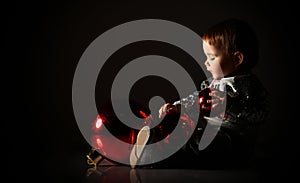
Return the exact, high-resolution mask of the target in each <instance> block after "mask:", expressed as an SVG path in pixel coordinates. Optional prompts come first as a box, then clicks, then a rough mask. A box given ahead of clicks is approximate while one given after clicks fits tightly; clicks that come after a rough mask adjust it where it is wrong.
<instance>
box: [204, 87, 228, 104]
mask: <svg viewBox="0 0 300 183" xmlns="http://www.w3.org/2000/svg"><path fill="white" fill-rule="evenodd" d="M225 95H226V94H225V93H224V92H221V91H219V90H212V91H211V92H210V93H209V96H211V97H212V99H211V100H207V103H211V107H212V108H216V107H218V106H221V105H223V104H224V103H225Z"/></svg>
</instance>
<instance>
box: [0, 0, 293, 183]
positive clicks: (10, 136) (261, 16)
mask: <svg viewBox="0 0 300 183" xmlns="http://www.w3.org/2000/svg"><path fill="white" fill-rule="evenodd" d="M6 7H7V10H9V11H7V12H6V13H5V16H4V17H5V19H6V21H5V24H4V25H5V26H4V27H3V29H4V30H5V34H4V40H5V41H7V42H5V48H6V49H5V50H4V55H5V56H7V57H6V59H5V60H3V62H4V63H5V66H4V67H3V68H2V70H3V73H5V74H4V76H3V80H4V81H3V84H5V86H4V88H3V91H5V94H6V95H5V96H4V101H7V99H8V102H7V103H5V106H4V107H5V108H6V109H8V110H5V113H4V116H5V117H6V118H5V119H6V120H5V122H4V123H3V124H4V127H7V128H6V129H3V128H2V129H3V130H2V131H3V133H2V136H3V138H2V139H4V141H5V142H4V144H5V147H6V148H5V149H4V148H3V149H4V150H3V152H4V155H3V157H4V159H5V162H7V163H6V164H5V165H6V167H5V169H7V173H6V175H8V176H9V179H11V180H15V179H20V180H25V178H30V180H35V179H36V180H41V178H42V180H43V181H49V182H60V181H62V182H69V181H72V182H81V181H83V180H84V178H83V177H84V170H85V168H86V167H85V157H84V156H85V154H86V153H87V152H88V150H89V148H90V146H89V145H88V144H87V142H86V141H85V139H84V138H83V136H82V135H81V133H80V131H79V129H78V127H77V123H76V121H75V118H74V115H73V110H72V98H71V97H72V79H73V75H74V71H75V69H76V66H77V63H78V61H79V59H80V57H81V55H82V53H83V52H84V51H85V49H86V48H87V47H88V45H89V44H90V43H91V42H92V41H93V40H94V39H95V38H97V37H98V36H99V35H101V34H102V33H103V32H105V31H106V30H109V29H111V28H113V27H114V26H117V25H119V24H121V23H125V22H128V21H132V20H137V19H144V18H153V19H154V18H156V19H165V20H170V21H174V22H177V23H180V24H182V25H184V26H186V27H188V28H190V29H192V30H193V31H195V32H197V33H199V34H201V32H202V31H204V30H205V29H206V28H207V27H209V26H210V25H212V24H215V23H216V22H218V21H220V20H222V19H224V18H228V17H236V18H241V19H244V20H246V21H248V22H249V23H250V24H251V25H253V27H254V29H255V31H256V32H257V34H258V37H259V40H260V45H261V48H260V62H259V64H258V65H257V67H256V69H255V70H254V72H255V73H256V74H257V75H258V77H259V78H260V79H261V81H262V82H263V84H264V85H265V86H266V88H267V90H268V91H269V92H270V94H271V96H272V101H271V102H272V112H271V115H270V119H269V120H268V123H267V124H265V125H264V126H263V128H262V130H261V134H260V138H259V139H260V140H259V144H258V146H259V150H258V157H259V161H258V167H259V168H260V170H262V172H263V174H264V175H265V178H264V179H263V180H268V179H272V180H276V179H277V177H278V178H282V179H287V178H288V177H290V176H291V175H292V174H291V173H290V170H292V169H293V167H294V166H295V165H298V164H296V163H295V160H296V159H295V157H296V155H297V151H296V150H294V149H295V143H294V139H295V137H296V135H294V134H295V133H293V132H294V131H291V129H295V127H294V126H293V125H294V124H292V122H291V120H290V119H291V118H290V117H288V116H290V115H289V114H290V113H291V110H290V109H291V108H292V107H291V103H289V102H288V101H289V96H291V94H290V92H289V91H290V90H289V88H287V87H286V86H288V85H289V82H290V77H291V76H290V74H289V69H290V68H289V67H288V66H289V65H288V64H289V62H290V60H291V59H293V54H294V51H293V49H294V46H295V45H296V43H295V42H294V41H293V40H292V39H291V38H290V36H291V34H292V32H293V31H292V30H293V27H294V26H295V20H296V18H295V16H296V15H295V11H293V7H294V6H293V5H292V4H291V3H288V2H280V3H275V2H272V1H249V2H242V1H232V0H230V1H226V2H225V1H224V2H219V1H209V2H208V1H194V2H193V1H182V2H175V1H174V2H173V1H172V2H167V1H128V2H118V3H115V2H110V1H79V0H74V1H71V0H68V1H61V2H60V1H58V2H54V1H43V2H39V1H37V2H30V3H29V2H28V1H24V2H23V1H22V2H21V1H20V2H17V1H15V2H13V3H10V4H9V5H8V6H4V7H3V8H4V9H6ZM6 23H7V24H6ZM143 46H144V47H143ZM7 48H8V49H7ZM125 50H126V51H125ZM175 50H176V48H172V47H171V46H167V45H159V44H158V43H151V42H150V43H145V44H140V43H138V46H137V45H132V46H131V47H128V48H124V50H123V51H122V50H120V52H119V53H118V54H116V55H115V56H114V59H112V61H117V60H118V59H123V58H124V59H127V60H130V59H132V58H134V57H138V56H142V55H147V54H150V53H151V54H153V53H156V54H162V55H165V56H168V57H170V58H173V59H175V60H176V59H177V60H189V59H191V58H189V57H188V56H187V55H185V54H183V53H179V52H176V51H175ZM6 64H8V67H6ZM114 69H116V68H114ZM190 69H191V73H192V75H195V76H196V73H197V71H198V70H197V69H195V68H194V67H192V66H191V68H190ZM114 72H117V70H114ZM195 80H196V81H197V80H198V78H195ZM160 87H164V85H163V84H162V85H161V86H160ZM162 91H164V90H162ZM162 95H164V94H162ZM100 98H101V96H100ZM169 99H172V98H169ZM6 111H7V112H6ZM293 123H295V122H293Z"/></svg>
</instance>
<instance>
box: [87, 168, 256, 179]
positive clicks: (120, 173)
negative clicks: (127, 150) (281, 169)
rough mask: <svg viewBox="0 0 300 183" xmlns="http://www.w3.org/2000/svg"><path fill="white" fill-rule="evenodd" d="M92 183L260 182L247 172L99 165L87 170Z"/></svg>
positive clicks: (253, 173)
mask: <svg viewBox="0 0 300 183" xmlns="http://www.w3.org/2000/svg"><path fill="white" fill-rule="evenodd" d="M86 175H87V182H90V183H94V182H95V183H96V182H97V183H99V182H101V183H102V182H104V183H115V182H118V183H142V182H144V183H145V182H146V183H147V182H148V183H161V182H163V183H169V182H172V183H175V182H188V183H193V182H197V183H198V182H211V183H215V182H230V183H233V182H243V183H245V182H249V183H250V182H251V183H255V182H259V180H258V175H257V174H256V173H255V172H253V171H245V170H239V171H236V170H234V171H233V170H218V171H216V170H195V169H155V168H136V169H131V168H130V166H120V165H98V166H93V167H90V168H88V169H87V171H86Z"/></svg>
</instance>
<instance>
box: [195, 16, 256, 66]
mask: <svg viewBox="0 0 300 183" xmlns="http://www.w3.org/2000/svg"><path fill="white" fill-rule="evenodd" d="M201 37H202V39H203V40H205V41H207V42H208V43H209V44H210V45H213V46H214V47H216V48H218V49H220V50H222V51H223V52H224V53H225V54H227V55H231V54H234V53H235V52H236V51H239V52H241V53H243V55H244V61H243V63H242V64H241V65H240V66H241V67H242V68H243V69H246V70H248V69H251V68H253V67H254V66H255V65H256V64H257V62H258V57H259V45H258V40H257V37H256V34H255V32H254V30H253V29H252V28H251V27H250V25H249V24H248V23H246V22H244V21H242V20H239V19H236V18H230V19H226V20H224V21H222V22H220V23H218V24H216V25H214V26H212V27H211V28H210V29H208V30H207V31H206V32H205V33H204V34H203V35H202V36H201Z"/></svg>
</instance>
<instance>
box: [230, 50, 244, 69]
mask: <svg viewBox="0 0 300 183" xmlns="http://www.w3.org/2000/svg"><path fill="white" fill-rule="evenodd" d="M233 56H234V64H235V67H238V66H239V65H241V64H242V63H243V61H244V55H243V53H241V52H239V51H236V52H235V53H234V55H233Z"/></svg>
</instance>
